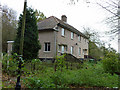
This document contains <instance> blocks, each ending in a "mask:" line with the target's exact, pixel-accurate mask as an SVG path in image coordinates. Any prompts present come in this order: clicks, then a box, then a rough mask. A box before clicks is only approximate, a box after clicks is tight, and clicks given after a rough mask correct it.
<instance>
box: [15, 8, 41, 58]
mask: <svg viewBox="0 0 120 90" xmlns="http://www.w3.org/2000/svg"><path fill="white" fill-rule="evenodd" d="M22 18H23V15H22V14H21V15H20V17H19V22H18V31H17V36H16V39H15V42H14V45H13V52H14V53H17V54H19V47H20V37H21V30H22ZM40 48H41V46H40V43H39V40H38V27H37V19H36V16H35V11H34V10H33V9H31V8H28V7H27V9H26V22H25V33H24V46H23V58H24V59H26V60H31V59H35V58H37V56H38V51H39V49H40Z"/></svg>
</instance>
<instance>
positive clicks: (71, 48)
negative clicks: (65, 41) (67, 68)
mask: <svg viewBox="0 0 120 90" xmlns="http://www.w3.org/2000/svg"><path fill="white" fill-rule="evenodd" d="M73 49H74V47H73V46H72V47H71V54H73Z"/></svg>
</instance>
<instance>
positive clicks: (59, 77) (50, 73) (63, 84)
mask: <svg viewBox="0 0 120 90" xmlns="http://www.w3.org/2000/svg"><path fill="white" fill-rule="evenodd" d="M31 76H32V77H31ZM31 76H28V78H27V79H26V78H25V79H23V80H24V84H25V86H26V87H27V88H70V87H75V88H79V87H98V88H100V87H109V88H113V87H118V76H117V75H116V74H114V75H111V74H109V73H105V71H104V69H103V64H102V63H101V62H98V63H97V64H92V63H89V62H85V63H84V64H83V68H81V69H78V70H67V69H64V70H63V71H62V72H61V71H60V70H58V71H56V72H54V70H53V69H52V68H50V67H49V68H47V70H45V72H41V71H39V74H38V73H37V74H35V75H33V74H32V75H31Z"/></svg>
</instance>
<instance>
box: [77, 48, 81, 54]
mask: <svg viewBox="0 0 120 90" xmlns="http://www.w3.org/2000/svg"><path fill="white" fill-rule="evenodd" d="M78 54H79V56H80V55H81V48H80V47H79V49H78Z"/></svg>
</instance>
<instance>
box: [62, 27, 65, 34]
mask: <svg viewBox="0 0 120 90" xmlns="http://www.w3.org/2000/svg"><path fill="white" fill-rule="evenodd" d="M61 36H65V29H64V28H61Z"/></svg>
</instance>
